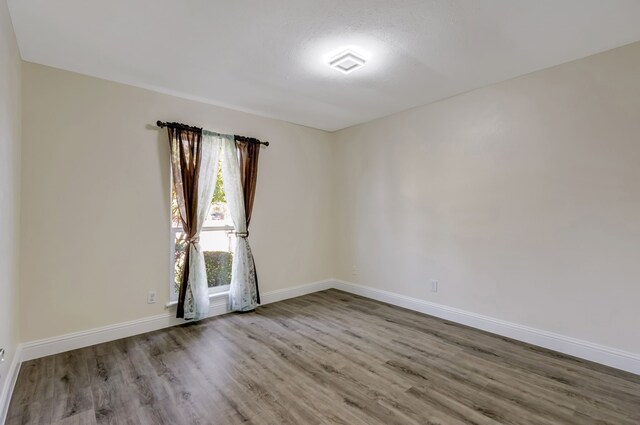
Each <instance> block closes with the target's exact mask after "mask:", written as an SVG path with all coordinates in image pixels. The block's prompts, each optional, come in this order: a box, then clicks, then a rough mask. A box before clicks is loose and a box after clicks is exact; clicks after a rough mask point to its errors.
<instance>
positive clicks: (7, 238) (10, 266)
mask: <svg viewBox="0 0 640 425" xmlns="http://www.w3.org/2000/svg"><path fill="white" fill-rule="evenodd" d="M20 65H21V61H20V53H19V52H18V47H17V45H16V41H15V37H14V34H13V27H12V25H11V20H10V19H9V11H8V10H7V4H6V2H5V1H4V0H2V1H0V348H4V349H5V350H7V354H6V355H5V362H4V363H0V394H1V393H2V389H3V388H4V384H5V377H6V376H7V372H8V369H9V365H10V364H11V361H12V360H13V355H14V352H15V348H16V345H17V342H18V316H17V304H18V246H19V242H18V230H17V229H18V226H19V217H20V215H19V207H20V192H19V187H20V180H19V178H20ZM0 408H1V406H0ZM0 416H1V412H0ZM0 419H1V418H0Z"/></svg>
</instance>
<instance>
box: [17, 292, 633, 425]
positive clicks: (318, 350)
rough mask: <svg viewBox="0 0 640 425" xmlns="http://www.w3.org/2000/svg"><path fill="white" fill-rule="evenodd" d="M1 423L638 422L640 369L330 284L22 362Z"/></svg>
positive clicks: (462, 424) (357, 424) (416, 424)
mask: <svg viewBox="0 0 640 425" xmlns="http://www.w3.org/2000/svg"><path fill="white" fill-rule="evenodd" d="M6 423H7V425H30V424H41V425H94V424H95V425H105V424H109V425H111V424H113V425H134V424H135V425H151V424H153V425H158V424H170V425H182V424H193V425H208V424H212V425H236V424H256V425H324V424H341V425H394V424H398V425H399V424H403V425H404V424H407V425H425V424H426V425H469V424H475V425H501V424H509V425H554V424H563V425H564V424H566V425H596V424H597V425H605V424H610V425H638V424H640V376H637V375H633V374H630V373H626V372H622V371H619V370H615V369H612V368H608V367H605V366H602V365H598V364H595V363H591V362H588V361H585V360H581V359H576V358H573V357H570V356H566V355H563V354H560V353H556V352H553V351H550V350H546V349H543V348H540V347H535V346H532V345H529V344H524V343H520V342H517V341H513V340H511V339H509V338H504V337H501V336H497V335H493V334H490V333H487V332H483V331H479V330H477V329H472V328H469V327H466V326H462V325H458V324H455V323H451V322H448V321H445V320H441V319H438V318H435V317H431V316H427V315H423V314H420V313H416V312H413V311H410V310H405V309H401V308H397V307H394V306H391V305H388V304H384V303H380V302H377V301H373V300H370V299H366V298H362V297H358V296H355V295H351V294H347V293H344V292H340V291H336V290H328V291H322V292H318V293H314V294H310V295H306V296H303V297H299V298H294V299H290V300H286V301H281V302H278V303H274V304H269V305H266V306H263V307H260V308H259V309H257V310H256V311H255V312H253V313H247V314H229V315H224V316H219V317H215V318H212V319H208V320H203V321H201V322H198V323H192V324H186V325H183V326H178V327H173V328H168V329H163V330H160V331H155V332H150V333H147V334H143V335H138V336H134V337H131V338H125V339H121V340H118V341H112V342H108V343H104V344H98V345H95V346H92V347H87V348H83V349H79V350H73V351H69V352H66V353H61V354H58V355H55V356H49V357H45V358H41V359H37V360H32V361H29V362H25V363H23V365H22V367H21V369H20V372H19V375H18V381H17V383H16V387H15V390H14V393H13V396H12V400H11V403H10V407H9V413H8V417H7V422H6Z"/></svg>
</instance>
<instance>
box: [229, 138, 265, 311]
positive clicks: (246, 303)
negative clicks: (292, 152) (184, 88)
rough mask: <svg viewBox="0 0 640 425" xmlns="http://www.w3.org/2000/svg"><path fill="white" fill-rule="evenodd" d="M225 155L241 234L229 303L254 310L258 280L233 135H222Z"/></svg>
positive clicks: (234, 214)
mask: <svg viewBox="0 0 640 425" xmlns="http://www.w3.org/2000/svg"><path fill="white" fill-rule="evenodd" d="M222 156H223V158H222V179H223V182H224V190H225V194H226V198H227V204H228V206H229V212H230V213H231V217H232V220H233V225H234V227H235V230H236V236H237V237H238V240H237V244H236V249H235V252H234V254H233V264H232V266H231V286H230V288H229V306H230V309H231V310H233V311H251V310H254V309H255V308H256V306H257V305H258V303H259V296H258V282H257V278H256V270H255V264H254V261H253V255H252V253H251V247H250V246H249V240H248V236H249V233H248V230H247V216H246V213H245V195H244V190H243V185H242V177H241V176H242V174H241V170H240V162H239V159H238V149H237V148H236V142H235V140H234V137H233V136H223V141H222Z"/></svg>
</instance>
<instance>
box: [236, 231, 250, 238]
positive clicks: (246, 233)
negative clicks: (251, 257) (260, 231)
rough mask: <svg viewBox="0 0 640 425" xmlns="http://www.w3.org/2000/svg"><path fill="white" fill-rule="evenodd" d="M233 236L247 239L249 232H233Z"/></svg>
mask: <svg viewBox="0 0 640 425" xmlns="http://www.w3.org/2000/svg"><path fill="white" fill-rule="evenodd" d="M233 234H234V235H236V236H237V237H239V238H248V237H249V231H246V232H233Z"/></svg>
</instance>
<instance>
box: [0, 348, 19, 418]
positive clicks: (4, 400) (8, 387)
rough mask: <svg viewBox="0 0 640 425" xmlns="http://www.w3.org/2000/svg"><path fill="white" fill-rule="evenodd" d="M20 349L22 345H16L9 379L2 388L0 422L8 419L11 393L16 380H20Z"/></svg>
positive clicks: (0, 392)
mask: <svg viewBox="0 0 640 425" xmlns="http://www.w3.org/2000/svg"><path fill="white" fill-rule="evenodd" d="M20 351H21V347H20V346H18V347H16V351H15V352H14V353H13V360H11V365H10V366H9V369H8V370H7V375H6V376H7V379H5V381H4V387H3V388H2V389H0V424H3V423H5V420H6V419H7V412H8V410H9V402H10V401H11V394H13V388H14V387H15V386H16V381H17V380H18V372H19V371H20V363H21V358H22V357H21V352H20Z"/></svg>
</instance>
